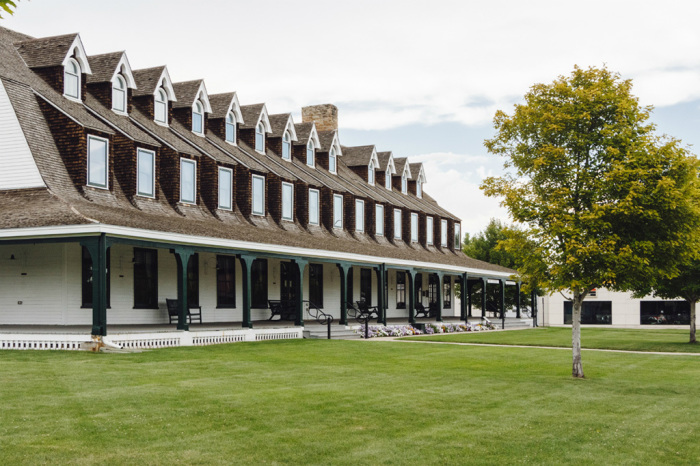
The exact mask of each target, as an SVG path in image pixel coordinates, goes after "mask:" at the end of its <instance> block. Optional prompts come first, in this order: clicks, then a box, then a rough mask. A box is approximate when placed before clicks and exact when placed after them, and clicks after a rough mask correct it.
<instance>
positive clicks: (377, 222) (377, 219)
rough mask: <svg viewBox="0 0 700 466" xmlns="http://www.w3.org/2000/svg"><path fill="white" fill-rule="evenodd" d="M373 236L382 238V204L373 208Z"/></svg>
mask: <svg viewBox="0 0 700 466" xmlns="http://www.w3.org/2000/svg"><path fill="white" fill-rule="evenodd" d="M374 234H375V235H377V236H384V206H383V205H382V204H375V206H374Z"/></svg>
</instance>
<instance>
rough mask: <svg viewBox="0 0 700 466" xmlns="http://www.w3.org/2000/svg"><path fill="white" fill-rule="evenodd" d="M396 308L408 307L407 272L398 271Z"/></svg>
mask: <svg viewBox="0 0 700 466" xmlns="http://www.w3.org/2000/svg"><path fill="white" fill-rule="evenodd" d="M396 309H406V272H396Z"/></svg>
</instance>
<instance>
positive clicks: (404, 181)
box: [401, 173, 408, 194]
mask: <svg viewBox="0 0 700 466" xmlns="http://www.w3.org/2000/svg"><path fill="white" fill-rule="evenodd" d="M407 192H408V178H407V177H406V174H405V173H404V174H403V175H401V193H402V194H406V193H407Z"/></svg>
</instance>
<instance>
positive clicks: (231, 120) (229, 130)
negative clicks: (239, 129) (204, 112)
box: [226, 112, 236, 144]
mask: <svg viewBox="0 0 700 466" xmlns="http://www.w3.org/2000/svg"><path fill="white" fill-rule="evenodd" d="M226 142H230V143H231V144H235V143H236V116H235V115H234V114H233V113H232V112H229V114H228V115H226Z"/></svg>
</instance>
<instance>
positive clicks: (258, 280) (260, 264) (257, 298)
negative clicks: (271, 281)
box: [250, 259, 267, 309]
mask: <svg viewBox="0 0 700 466" xmlns="http://www.w3.org/2000/svg"><path fill="white" fill-rule="evenodd" d="M250 285H251V291H252V296H251V306H252V307H253V308H256V309H264V308H267V259H255V260H254V261H253V265H252V266H251V283H250Z"/></svg>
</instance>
